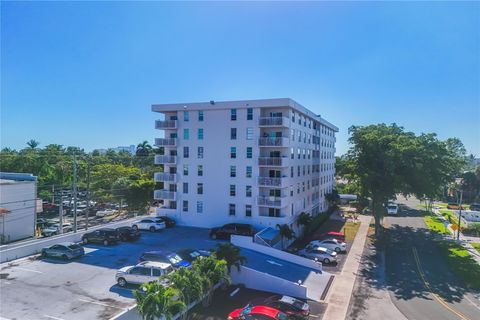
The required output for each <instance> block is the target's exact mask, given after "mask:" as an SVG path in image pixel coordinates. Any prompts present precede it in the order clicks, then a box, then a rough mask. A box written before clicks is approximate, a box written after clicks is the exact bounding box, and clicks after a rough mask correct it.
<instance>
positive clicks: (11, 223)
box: [0, 181, 36, 243]
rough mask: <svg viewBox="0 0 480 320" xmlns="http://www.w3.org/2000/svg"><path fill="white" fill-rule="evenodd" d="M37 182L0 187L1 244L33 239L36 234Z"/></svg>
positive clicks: (14, 183)
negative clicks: (3, 211)
mask: <svg viewBox="0 0 480 320" xmlns="http://www.w3.org/2000/svg"><path fill="white" fill-rule="evenodd" d="M35 184H36V182H35V181H12V182H11V183H2V184H1V185H0V207H2V208H5V209H7V210H8V212H7V213H4V214H1V215H0V243H8V242H12V241H16V240H20V239H25V238H28V237H32V236H33V235H34V234H35V208H36V190H35V189H36V187H35Z"/></svg>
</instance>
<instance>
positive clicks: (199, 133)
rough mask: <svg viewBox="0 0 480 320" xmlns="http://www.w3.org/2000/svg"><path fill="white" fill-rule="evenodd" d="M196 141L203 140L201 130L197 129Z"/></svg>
mask: <svg viewBox="0 0 480 320" xmlns="http://www.w3.org/2000/svg"><path fill="white" fill-rule="evenodd" d="M198 140H203V129H202V128H200V129H198Z"/></svg>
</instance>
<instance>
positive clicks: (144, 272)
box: [130, 267, 151, 276]
mask: <svg viewBox="0 0 480 320" xmlns="http://www.w3.org/2000/svg"><path fill="white" fill-rule="evenodd" d="M150 272H151V271H150V268H145V267H135V268H132V270H130V274H135V275H139V276H150V275H151V274H150Z"/></svg>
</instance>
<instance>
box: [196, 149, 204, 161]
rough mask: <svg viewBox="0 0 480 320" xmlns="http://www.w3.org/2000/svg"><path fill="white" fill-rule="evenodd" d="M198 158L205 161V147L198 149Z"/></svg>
mask: <svg viewBox="0 0 480 320" xmlns="http://www.w3.org/2000/svg"><path fill="white" fill-rule="evenodd" d="M197 158H198V159H203V147H198V149H197Z"/></svg>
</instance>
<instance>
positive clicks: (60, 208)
mask: <svg viewBox="0 0 480 320" xmlns="http://www.w3.org/2000/svg"><path fill="white" fill-rule="evenodd" d="M58 215H59V230H58V233H60V234H62V233H63V197H60V206H59V208H58Z"/></svg>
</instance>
